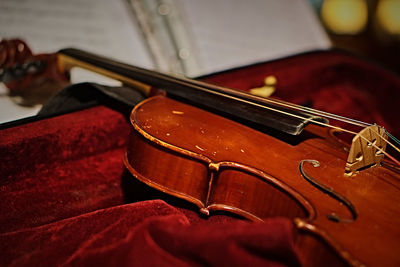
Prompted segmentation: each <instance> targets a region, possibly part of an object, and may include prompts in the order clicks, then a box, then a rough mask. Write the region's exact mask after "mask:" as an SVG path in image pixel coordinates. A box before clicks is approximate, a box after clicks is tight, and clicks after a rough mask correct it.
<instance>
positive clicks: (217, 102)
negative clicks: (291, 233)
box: [0, 42, 400, 266]
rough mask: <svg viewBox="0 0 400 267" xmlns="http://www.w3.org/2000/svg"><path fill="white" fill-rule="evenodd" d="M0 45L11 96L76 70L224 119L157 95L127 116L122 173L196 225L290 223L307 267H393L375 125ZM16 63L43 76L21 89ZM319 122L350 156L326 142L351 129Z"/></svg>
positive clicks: (397, 190) (395, 199)
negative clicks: (219, 214)
mask: <svg viewBox="0 0 400 267" xmlns="http://www.w3.org/2000/svg"><path fill="white" fill-rule="evenodd" d="M1 47H5V49H3V52H4V51H5V52H7V51H8V54H10V55H12V56H8V55H6V54H5V53H0V67H1V66H2V65H4V66H5V67H6V68H5V69H4V71H3V72H2V73H3V74H2V76H0V78H2V79H3V81H5V82H6V84H7V85H8V86H9V87H10V90H11V89H15V88H16V87H18V86H17V85H24V84H25V83H27V84H28V83H29V84H30V85H31V84H32V81H31V80H35V79H34V78H36V76H38V77H40V78H41V79H39V80H42V78H43V77H42V76H46V77H47V78H51V80H55V81H58V82H65V81H66V80H67V78H68V77H69V70H70V69H71V68H72V67H76V66H78V67H83V68H85V69H88V70H91V71H94V72H97V73H100V74H102V75H106V76H109V77H111V78H114V79H117V80H119V81H121V82H123V83H124V84H125V85H129V86H131V87H133V88H135V89H137V90H140V91H141V92H142V93H143V94H144V95H150V94H151V93H152V91H153V89H154V88H162V89H163V90H165V92H166V94H167V95H168V97H171V98H174V99H179V100H183V102H187V103H192V104H194V105H197V106H202V107H204V108H206V109H207V110H212V111H216V112H217V113H218V114H220V113H223V114H224V116H225V117H222V116H219V115H217V114H216V113H211V112H208V111H205V110H204V109H199V108H197V107H195V106H194V105H188V104H184V103H183V102H178V101H175V100H172V99H171V98H167V97H166V96H164V95H158V96H155V97H151V98H149V99H147V100H145V101H143V102H142V103H140V104H138V105H137V106H136V107H135V108H134V110H133V111H132V113H131V117H130V118H131V123H132V126H133V130H132V133H131V135H130V137H129V141H128V147H127V153H126V155H125V158H124V163H125V166H126V167H127V169H128V170H129V171H130V172H131V173H132V175H133V176H135V177H136V178H137V179H138V180H140V181H142V182H143V183H145V184H147V185H149V186H151V187H153V188H155V189H158V190H160V191H163V192H165V193H168V194H170V195H172V196H175V197H178V198H181V199H184V200H186V201H188V202H190V203H192V204H194V205H195V206H197V207H198V208H199V210H200V212H201V213H203V214H206V215H209V214H210V213H212V212H214V211H227V212H231V213H234V214H236V215H239V216H242V217H244V218H247V219H250V220H253V221H263V220H264V219H266V218H269V217H277V216H278V217H285V218H288V219H290V220H292V222H293V225H294V227H295V229H297V230H298V231H297V233H298V234H297V237H296V240H294V242H295V244H294V245H295V246H296V249H299V250H301V254H302V255H303V263H304V264H305V265H306V266H321V265H324V266H326V265H331V266H338V265H351V266H363V265H370V266H400V253H399V252H400V216H399V214H400V168H399V167H398V166H400V163H399V162H398V161H397V160H396V159H394V158H393V157H392V161H393V162H394V163H396V164H397V166H395V165H392V164H390V163H389V162H388V161H383V163H382V166H381V162H382V161H381V160H382V158H383V153H384V146H386V143H387V135H386V133H387V132H386V133H385V131H384V130H383V129H382V128H379V127H378V126H377V125H371V124H368V123H365V122H360V121H356V120H352V119H348V118H344V117H342V116H337V115H335V114H330V113H327V112H320V111H317V110H313V109H310V108H306V107H301V106H298V105H293V104H290V103H287V102H284V101H277V100H273V99H263V98H259V97H254V96H251V95H249V94H247V93H244V92H240V91H237V90H233V89H229V88H222V87H219V86H215V85H210V84H206V83H203V82H199V81H194V80H189V79H185V78H177V77H172V76H169V75H166V74H163V73H158V72H154V71H150V70H145V69H141V68H138V67H134V66H130V65H127V64H123V63H120V62H116V61H113V60H110V59H107V58H104V57H101V56H97V55H94V54H90V53H87V52H84V51H81V50H76V49H64V50H61V51H59V52H58V53H57V54H54V55H38V56H37V57H35V58H32V60H33V61H32V60H31V56H32V55H31V52H30V50H29V49H27V50H24V49H22V50H21V49H20V47H21V43H20V42H10V43H7V42H1V43H0V48H1ZM24 47H25V46H22V48H24ZM17 48H18V49H17ZM16 52H19V53H21V57H19V56H15V55H14V54H15V53H16ZM24 57H27V58H28V59H29V62H30V63H29V62H28V63H29V64H31V65H32V64H33V63H32V62H35V61H34V60H39V63H40V64H38V65H37V66H46V67H45V68H39V67H37V68H36V72H37V73H34V74H32V73H28V72H27V73H28V75H27V78H26V79H22V80H21V79H19V78H20V77H18V75H16V74H18V72H17V71H15V70H19V69H21V67H24V66H25V67H26V66H30V65H29V64H26V62H25V63H24V64H23V58H24ZM20 61H21V62H20ZM15 63H17V64H15ZM42 63H43V64H42ZM32 66H36V65H32ZM25 69H26V70H27V68H25ZM39 74H40V75H39ZM40 84H41V83H40ZM14 87H15V88H14ZM24 87H26V86H24ZM28 91H29V90H28ZM14 93H15V94H16V95H23V92H16V91H15V90H14ZM227 117H228V118H227ZM233 117H235V120H236V121H235V120H231V119H232V118H233ZM238 118H239V119H240V122H238V121H237V119H238ZM327 118H330V119H333V120H336V121H339V122H345V123H347V124H351V125H353V126H354V125H356V126H357V127H362V128H363V130H361V131H360V132H359V133H356V132H353V134H355V135H356V136H355V137H354V139H353V142H352V146H351V147H350V146H349V145H347V144H345V143H344V142H343V141H340V139H338V138H337V137H336V135H335V134H336V132H337V130H338V129H340V130H342V131H347V132H348V133H351V131H349V130H348V129H347V130H346V129H345V128H338V127H335V126H334V125H330V124H329V122H328V120H327ZM249 126H251V127H249ZM328 126H330V127H328ZM369 126H373V127H372V129H373V130H370V127H369ZM374 129H375V130H374ZM354 140H356V141H354ZM364 152H365V153H364ZM387 156H388V157H389V155H388V154H387ZM367 158H368V160H367ZM349 159H350V160H349ZM365 162H367V163H366V164H364V163H365ZM361 163H362V165H360V166H358V164H361ZM345 171H346V172H347V173H345Z"/></svg>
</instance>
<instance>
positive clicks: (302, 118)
mask: <svg viewBox="0 0 400 267" xmlns="http://www.w3.org/2000/svg"><path fill="white" fill-rule="evenodd" d="M207 90H209V89H207ZM213 92H214V93H216V94H218V95H222V96H225V97H228V98H231V99H234V100H237V101H242V102H245V103H247V104H250V105H255V106H258V107H261V108H265V109H269V110H272V111H275V112H279V113H281V114H285V115H288V116H292V117H295V118H298V119H301V120H303V121H310V122H313V123H315V124H319V125H321V126H326V127H330V128H333V129H337V130H340V131H343V132H347V133H349V134H352V135H357V133H356V132H354V131H351V130H347V129H344V128H341V127H338V126H334V125H330V124H327V123H324V122H320V121H316V120H314V119H312V118H305V117H303V116H300V115H295V114H292V113H289V112H286V111H282V110H279V109H275V108H272V107H268V106H264V105H261V104H258V103H254V102H251V101H248V100H245V99H242V98H239V97H236V96H231V95H227V94H224V93H220V92H215V91H213ZM378 135H379V136H380V137H382V139H383V140H385V141H386V142H387V140H386V139H385V138H383V136H382V135H380V134H379V133H378ZM360 137H361V138H362V139H364V140H365V141H366V142H367V143H368V144H369V145H371V146H373V147H375V148H376V149H377V150H378V151H379V152H380V153H382V154H384V155H386V156H387V157H388V158H389V159H391V160H392V161H393V162H395V163H396V164H397V165H399V166H400V162H399V161H397V160H396V159H395V158H394V157H392V156H391V155H389V153H387V152H386V151H384V150H382V148H379V147H378V146H377V145H375V144H374V143H372V142H371V141H369V140H368V139H367V138H365V137H364V136H362V135H360Z"/></svg>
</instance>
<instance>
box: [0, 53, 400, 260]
mask: <svg viewBox="0 0 400 267" xmlns="http://www.w3.org/2000/svg"><path fill="white" fill-rule="evenodd" d="M271 74H273V75H276V76H277V77H278V88H277V93H276V96H277V97H279V98H282V99H285V100H288V101H293V102H295V103H300V104H310V105H311V106H312V107H315V108H321V109H322V108H323V109H324V110H327V111H330V112H334V113H339V114H342V115H345V116H350V117H355V118H357V119H362V120H366V121H371V122H373V121H375V122H377V123H379V124H383V125H384V126H386V127H387V128H388V129H390V130H391V131H392V132H394V133H395V134H398V133H400V128H399V125H398V123H397V122H396V118H395V115H396V112H395V110H396V104H397V102H398V100H399V92H400V90H399V88H400V81H399V78H398V77H396V76H394V75H392V74H391V73H389V72H386V71H384V70H382V69H380V68H379V67H376V66H374V65H369V64H367V63H365V62H362V61H359V60H357V59H354V58H352V57H348V56H345V55H342V54H339V53H333V52H332V53H314V54H308V55H300V56H297V57H293V58H288V59H284V60H280V61H275V62H271V63H266V64H260V65H255V66H252V67H248V68H244V69H238V70H233V71H229V72H226V73H222V74H218V75H215V76H210V77H208V78H207V80H209V81H212V82H214V83H218V84H222V85H225V86H228V87H233V88H240V89H248V88H251V87H257V86H260V85H261V84H262V81H263V79H264V77H265V76H266V75H271ZM129 129H130V126H129V123H128V122H127V121H126V120H125V119H124V117H123V116H122V115H121V114H119V113H117V112H115V111H113V110H110V109H108V108H106V107H102V106H100V107H95V108H91V109H87V110H83V111H79V112H74V113H71V114H66V115H63V116H58V117H54V118H50V119H46V120H41V121H37V122H33V123H29V124H26V125H22V126H17V127H13V128H10V129H7V130H3V131H1V134H0V158H1V161H0V169H1V174H2V175H1V180H0V210H1V215H0V265H59V264H67V265H70V264H71V265H95V264H98V265H132V264H137V265H152V266H154V265H160V264H163V265H174V266H175V265H179V266H187V265H232V264H234V265H260V266H261V265H263V266H264V265H271V266H278V265H298V264H299V259H301V255H299V254H298V251H297V249H296V248H295V247H294V232H293V227H292V223H291V222H290V221H289V220H286V219H282V218H271V219H270V220H268V221H267V222H265V223H262V224H254V223H249V222H243V221H241V220H237V219H234V218H231V217H226V216H222V215H217V216H212V217H211V218H210V219H205V218H203V217H200V216H199V215H198V213H197V211H196V210H194V209H190V208H184V207H180V206H171V205H169V204H167V203H165V202H164V201H161V200H149V201H142V202H137V203H129V202H130V198H131V197H132V194H133V193H132V192H133V191H131V190H130V189H129V188H128V189H127V187H135V186H132V185H128V186H127V184H126V179H128V181H130V179H132V180H133V178H132V177H130V176H129V175H127V173H126V172H125V171H124V166H123V163H122V157H123V153H124V150H125V142H126V138H127V135H128V133H129ZM128 183H129V182H128ZM131 189H132V188H131ZM145 190H147V189H145ZM140 194H142V195H143V196H144V197H143V196H142V199H146V196H148V195H147V191H143V190H142V191H141V192H140ZM148 199H151V197H148ZM171 203H172V204H173V202H171Z"/></svg>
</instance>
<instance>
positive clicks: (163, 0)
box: [0, 0, 400, 123]
mask: <svg viewBox="0 0 400 267" xmlns="http://www.w3.org/2000/svg"><path fill="white" fill-rule="evenodd" d="M0 37H1V38H2V39H13V38H19V39H22V40H25V41H26V42H27V43H28V44H29V46H30V47H31V49H32V51H33V54H38V53H53V52H56V51H58V50H59V49H62V48H65V47H76V48H80V49H83V50H87V51H90V52H92V53H96V54H100V55H103V56H106V57H110V58H113V59H116V60H118V61H122V62H126V63H128V64H132V65H137V66H140V67H144V68H149V69H156V70H159V71H162V72H167V73H174V74H182V75H186V76H188V77H198V76H202V75H207V74H210V73H214V72H218V71H223V70H228V69H231V68H236V67H240V66H245V65H250V64H254V63H258V62H264V61H270V60H274V59H279V58H284V57H289V56H293V55H296V54H300V53H306V52H310V51H315V50H330V49H335V48H339V49H342V50H345V51H349V52H351V53H353V54H355V55H359V56H361V57H363V58H367V59H370V60H371V61H373V62H376V63H378V64H380V65H382V66H384V67H386V68H388V69H390V70H392V71H393V72H396V73H398V74H400V0H249V1H244V0H202V1H198V0H114V1H109V0H69V1H65V0H31V1H15V0H0ZM4 51H5V49H2V48H1V46H0V52H1V53H3V52H4ZM29 60H30V59H29ZM23 63H24V62H23V60H21V62H16V61H15V62H14V61H13V59H12V60H8V59H7V57H5V56H4V53H3V54H0V78H1V77H6V76H7V75H3V76H2V73H6V72H12V71H13V69H12V68H13V67H14V66H16V65H18V64H19V67H21V66H22V64H23ZM6 68H9V69H10V68H11V71H7V70H6ZM83 81H91V82H99V83H102V84H111V85H114V84H115V81H110V80H108V79H104V77H99V76H98V75H93V74H91V73H87V72H85V71H82V70H80V71H77V72H75V71H74V72H73V73H72V82H73V83H76V82H83ZM3 82H4V80H3ZM16 84H17V85H16V86H15V81H14V91H13V92H14V95H12V94H10V90H11V89H10V86H8V88H7V86H6V85H7V82H4V83H0V123H2V122H6V121H10V120H15V119H19V118H22V117H26V116H32V115H35V114H36V113H37V111H38V110H39V109H40V108H41V104H42V103H43V102H44V101H46V99H48V97H49V96H50V95H51V94H52V93H54V92H51V91H50V92H49V93H46V94H45V96H44V97H43V98H41V100H40V101H36V102H35V101H26V100H27V99H26V98H23V97H22V98H21V95H19V94H20V93H19V92H23V91H24V89H23V88H18V81H17V82H16ZM8 85H10V83H8Z"/></svg>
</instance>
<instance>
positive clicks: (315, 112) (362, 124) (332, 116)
mask: <svg viewBox="0 0 400 267" xmlns="http://www.w3.org/2000/svg"><path fill="white" fill-rule="evenodd" d="M265 100H266V101H267V102H269V103H272V104H277V105H280V106H284V107H289V108H293V109H296V110H299V111H302V112H305V113H308V114H312V115H319V116H322V117H325V118H330V119H335V120H338V121H343V122H346V123H349V124H353V125H356V126H360V127H368V126H371V125H372V124H370V123H367V122H363V121H359V120H355V119H351V118H346V117H343V116H340V115H337V114H333V113H329V112H325V111H322V110H317V109H313V108H309V107H305V106H301V105H297V104H292V103H288V102H285V101H282V100H278V99H271V98H265Z"/></svg>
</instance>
